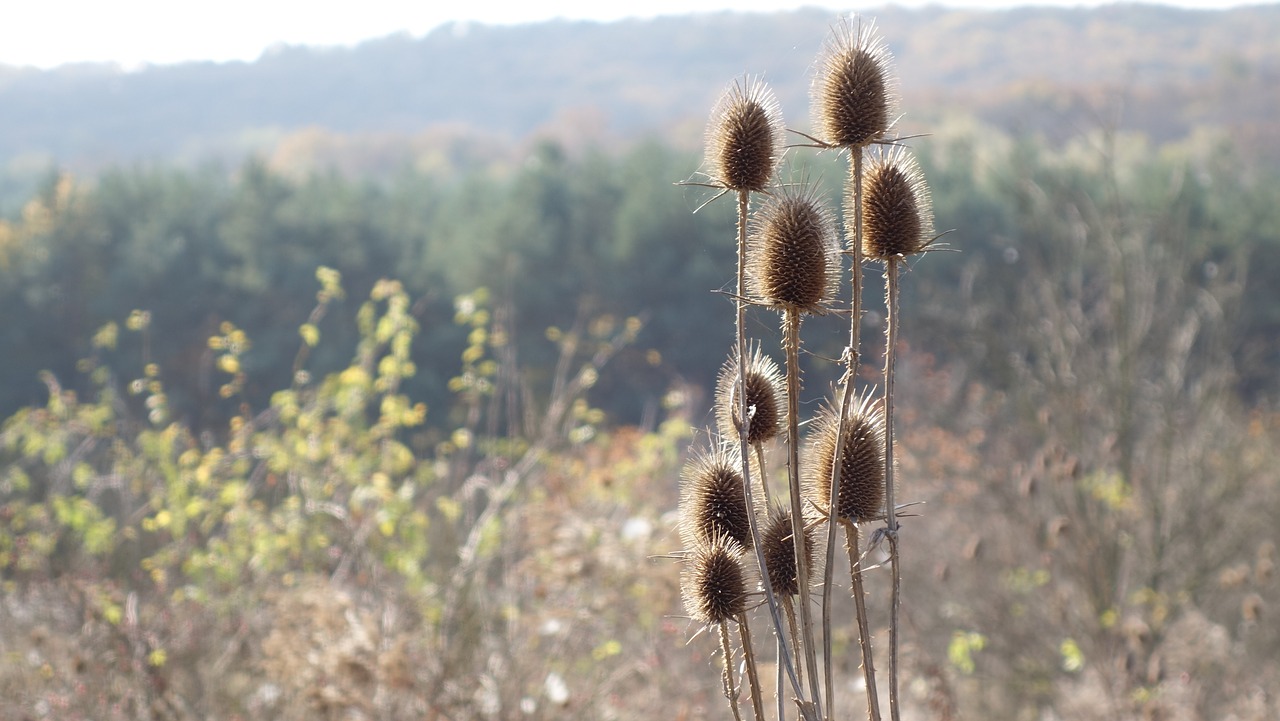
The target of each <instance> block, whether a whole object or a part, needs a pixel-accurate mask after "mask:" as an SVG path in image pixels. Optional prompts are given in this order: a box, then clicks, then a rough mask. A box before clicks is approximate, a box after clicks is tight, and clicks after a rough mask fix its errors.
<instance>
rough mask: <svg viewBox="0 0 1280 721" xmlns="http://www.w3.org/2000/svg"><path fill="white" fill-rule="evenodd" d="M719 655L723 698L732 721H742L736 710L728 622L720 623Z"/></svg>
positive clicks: (736, 700) (735, 691)
mask: <svg viewBox="0 0 1280 721" xmlns="http://www.w3.org/2000/svg"><path fill="white" fill-rule="evenodd" d="M720 653H721V655H723V656H724V679H723V680H724V697H725V698H727V699H729V707H730V708H732V709H733V719H734V721H742V712H741V711H739V710H738V691H737V689H736V688H735V687H734V685H733V645H732V644H730V643H729V622H728V621H721V622H720Z"/></svg>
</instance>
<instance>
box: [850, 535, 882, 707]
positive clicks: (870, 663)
mask: <svg viewBox="0 0 1280 721" xmlns="http://www.w3.org/2000/svg"><path fill="white" fill-rule="evenodd" d="M841 523H842V524H843V525H844V547H845V550H847V551H848V552H849V575H850V581H851V585H852V587H853V605H854V608H855V609H856V610H857V614H858V643H859V645H861V646H862V677H863V680H864V682H865V683H866V686H867V718H868V719H871V721H880V694H879V692H878V690H877V689H876V664H875V654H873V653H872V652H871V631H870V628H871V626H870V623H869V622H868V621H867V598H866V592H865V590H864V589H863V586H862V554H861V553H860V552H859V550H858V526H857V524H855V523H853V522H850V521H842V522H841Z"/></svg>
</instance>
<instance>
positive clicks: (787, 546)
mask: <svg viewBox="0 0 1280 721" xmlns="http://www.w3.org/2000/svg"><path fill="white" fill-rule="evenodd" d="M760 547H761V549H762V550H763V551H764V562H765V565H766V566H768V568H769V585H770V586H771V587H772V588H773V592H774V594H776V595H779V596H794V595H796V594H798V593H800V584H799V583H797V582H796V575H797V573H796V551H795V548H796V547H795V543H794V542H793V540H792V529H791V510H790V509H788V508H786V507H785V506H774V507H773V508H772V509H770V511H769V516H768V518H767V519H765V522H764V526H763V527H762V528H761V529H760ZM814 547H815V542H814V532H813V530H812V529H810V528H809V527H808V526H807V525H806V526H805V530H804V549H805V558H806V560H807V561H808V563H807V564H806V568H807V570H808V571H809V578H812V577H813V574H814V563H815V560H816V559H815V557H814ZM805 583H808V579H805Z"/></svg>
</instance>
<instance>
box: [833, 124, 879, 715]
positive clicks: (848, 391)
mask: <svg viewBox="0 0 1280 721" xmlns="http://www.w3.org/2000/svg"><path fill="white" fill-rule="evenodd" d="M851 155H852V160H853V170H852V172H851V173H850V174H849V184H850V185H851V186H853V208H854V212H853V228H854V232H853V242H852V243H851V244H850V245H852V248H851V249H850V253H851V255H852V256H853V267H852V269H851V272H850V280H851V281H852V286H853V289H852V293H851V295H852V299H851V302H850V309H851V313H850V314H849V346H848V347H847V348H845V356H844V362H845V365H846V368H845V373H844V377H843V378H842V379H841V384H842V385H843V387H844V390H843V392H842V393H841V398H840V417H839V420H837V422H836V447H835V453H834V454H832V456H831V486H830V490H831V493H830V494H829V496H828V497H829V498H830V499H831V502H830V503H829V504H828V506H827V508H826V509H825V510H826V514H827V550H826V553H825V555H824V558H826V566H825V570H824V571H823V576H822V653H823V657H822V658H823V670H824V671H825V673H826V682H827V717H828V718H834V717H835V707H834V703H835V682H834V679H833V677H832V660H831V589H832V586H833V576H834V574H835V564H834V563H833V561H834V559H835V555H836V524H835V521H836V503H837V499H838V497H839V493H840V471H841V469H842V468H843V467H844V424H845V419H846V418H847V416H848V415H849V405H850V403H852V401H853V389H854V385H855V382H856V380H857V378H858V361H859V353H858V347H859V345H860V342H859V341H860V339H861V336H860V330H861V327H862V159H863V155H862V148H855V149H853V150H852V151H851ZM858 580H859V582H861V576H859V578H858ZM864 617H865V615H864V616H859V618H858V623H859V628H858V634H859V638H862V637H863V636H866V635H868V633H867V629H866V628H865V627H863V626H862V622H863V620H864ZM870 656H871V644H870V643H869V642H868V643H864V644H863V645H862V665H863V667H864V668H865V667H867V666H868V665H870V664H871V659H870ZM873 692H874V689H872V693H873ZM867 704H868V709H867V713H868V716H869V717H871V718H876V719H878V718H879V715H880V711H879V703H878V702H877V703H876V708H875V711H874V713H873V712H872V710H871V697H870V696H868V697H867Z"/></svg>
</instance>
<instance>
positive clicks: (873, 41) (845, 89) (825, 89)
mask: <svg viewBox="0 0 1280 721" xmlns="http://www.w3.org/2000/svg"><path fill="white" fill-rule="evenodd" d="M890 60H891V57H890V55H889V50H888V48H887V47H886V46H885V43H884V40H882V39H881V38H880V35H879V34H878V33H876V32H875V23H871V22H868V23H866V24H865V25H864V24H863V23H862V21H861V20H860V19H858V20H847V19H846V20H844V21H843V22H841V24H840V25H839V27H836V28H835V29H834V30H833V31H832V36H831V39H829V40H828V41H827V44H826V47H824V48H823V51H822V54H821V55H820V56H819V58H818V64H817V66H818V73H817V76H816V77H815V78H814V81H813V90H812V95H813V102H812V107H813V115H814V117H813V121H814V122H813V125H814V132H816V133H817V135H818V139H819V140H821V141H822V142H824V143H827V144H828V145H832V146H836V147H841V148H862V147H865V146H866V145H868V144H870V143H873V142H875V141H877V140H880V139H881V138H883V137H884V135H885V133H887V132H888V131H889V127H890V125H891V124H892V123H893V117H892V112H893V105H894V97H893V74H892V73H891V72H890V69H889V66H890Z"/></svg>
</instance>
